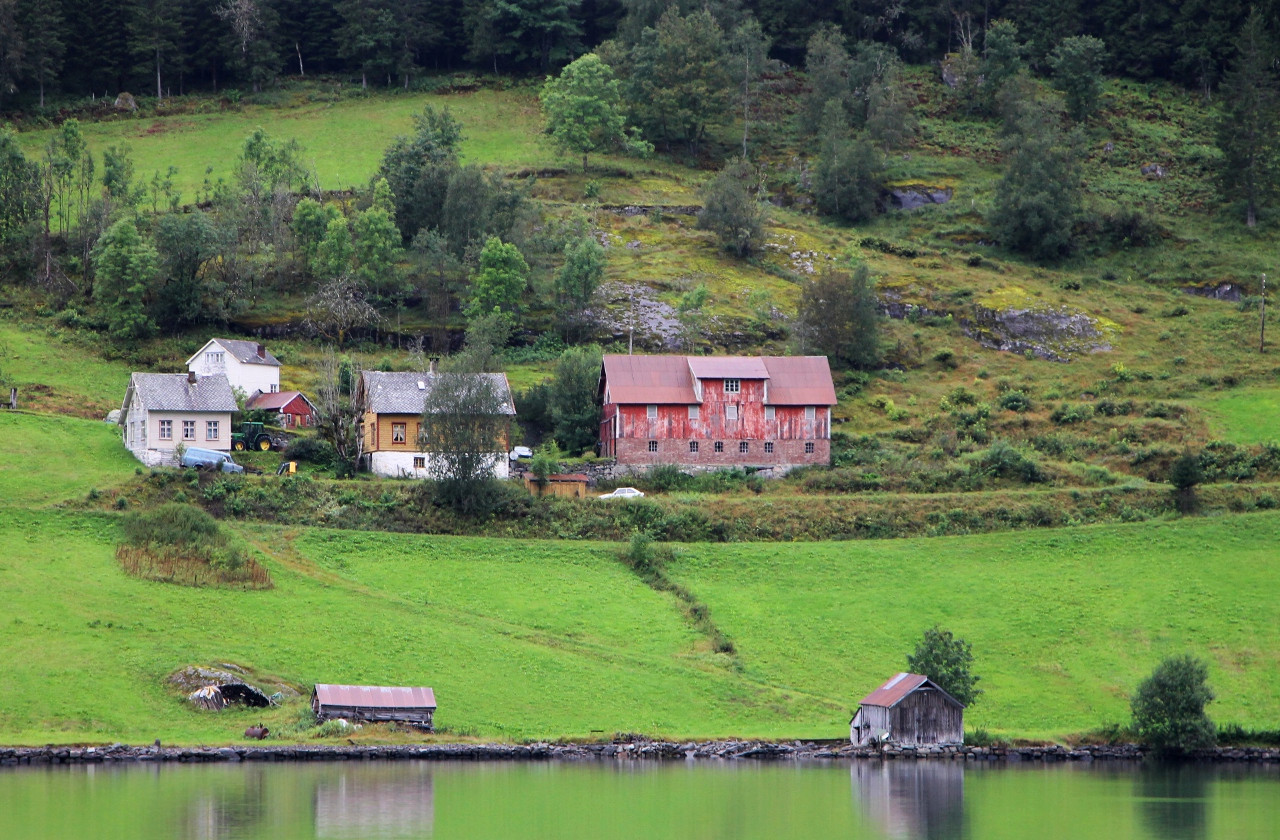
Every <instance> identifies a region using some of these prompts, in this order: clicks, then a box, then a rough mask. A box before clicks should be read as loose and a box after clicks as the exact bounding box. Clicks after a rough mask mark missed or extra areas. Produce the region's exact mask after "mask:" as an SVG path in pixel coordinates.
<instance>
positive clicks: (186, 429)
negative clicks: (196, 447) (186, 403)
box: [182, 420, 196, 440]
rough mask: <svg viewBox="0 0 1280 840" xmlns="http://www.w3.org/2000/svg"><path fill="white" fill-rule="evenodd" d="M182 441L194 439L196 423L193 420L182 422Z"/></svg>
mask: <svg viewBox="0 0 1280 840" xmlns="http://www.w3.org/2000/svg"><path fill="white" fill-rule="evenodd" d="M182 439H183V440H195V439H196V421H194V420H183V421H182Z"/></svg>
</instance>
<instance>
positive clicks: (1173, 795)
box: [1134, 764, 1214, 840]
mask: <svg viewBox="0 0 1280 840" xmlns="http://www.w3.org/2000/svg"><path fill="white" fill-rule="evenodd" d="M1213 772H1214V771H1213V770H1212V769H1210V768H1205V767H1197V766H1195V765H1189V764H1157V765H1153V766H1151V767H1144V768H1143V769H1142V771H1141V772H1140V773H1139V774H1138V776H1137V778H1136V779H1135V780H1134V797H1135V798H1136V799H1137V801H1138V813H1139V815H1140V816H1141V818H1142V823H1143V825H1144V826H1145V827H1146V829H1147V833H1148V834H1149V835H1151V837H1153V838H1158V840H1202V838H1204V837H1205V836H1206V835H1207V833H1208V829H1207V824H1208V811H1209V805H1208V794H1209V782H1210V781H1211V780H1212V774H1213Z"/></svg>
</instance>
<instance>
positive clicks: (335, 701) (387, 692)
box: [316, 683, 436, 709]
mask: <svg viewBox="0 0 1280 840" xmlns="http://www.w3.org/2000/svg"><path fill="white" fill-rule="evenodd" d="M316 699H318V700H319V701H320V705H322V706H350V707H353V708H359V709H434V708H435V707H436V694H435V692H434V691H432V690H431V689H429V688H426V687H418V686H412V687H411V686H384V685H325V684H323V683H321V684H318V685H316Z"/></svg>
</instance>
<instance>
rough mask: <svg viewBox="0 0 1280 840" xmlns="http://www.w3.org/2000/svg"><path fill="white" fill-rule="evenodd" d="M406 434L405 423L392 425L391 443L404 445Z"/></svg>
mask: <svg viewBox="0 0 1280 840" xmlns="http://www.w3.org/2000/svg"><path fill="white" fill-rule="evenodd" d="M404 433H405V424H404V423H392V424H391V442H392V443H404V439H405V438H404Z"/></svg>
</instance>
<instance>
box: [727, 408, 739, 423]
mask: <svg viewBox="0 0 1280 840" xmlns="http://www.w3.org/2000/svg"><path fill="white" fill-rule="evenodd" d="M724 419H726V420H737V419H738V407H737V406H736V405H726V406H725V407H724Z"/></svg>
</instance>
